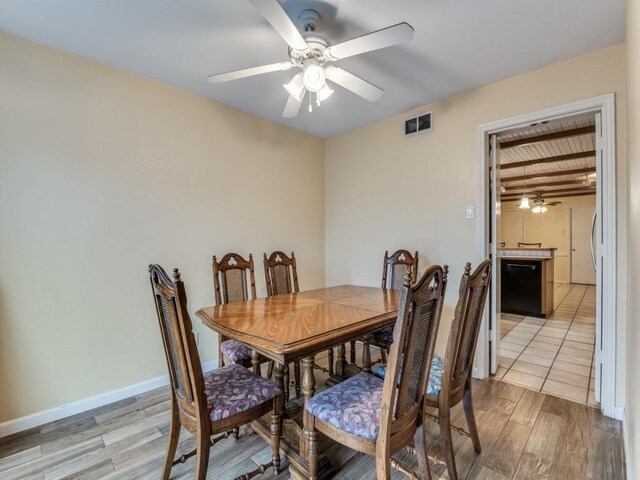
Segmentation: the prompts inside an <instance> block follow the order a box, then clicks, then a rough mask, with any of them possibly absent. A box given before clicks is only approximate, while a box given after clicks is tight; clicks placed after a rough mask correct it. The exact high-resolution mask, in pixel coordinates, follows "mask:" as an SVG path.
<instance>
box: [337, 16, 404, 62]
mask: <svg viewBox="0 0 640 480" xmlns="http://www.w3.org/2000/svg"><path fill="white" fill-rule="evenodd" d="M414 32H415V30H414V29H413V27H412V26H411V25H409V24H408V23H406V22H402V23H398V24H397V25H393V26H391V27H387V28H383V29H382V30H378V31H376V32H371V33H368V34H366V35H362V36H361V37H358V38H354V39H353V40H347V41H346V42H342V43H339V44H337V45H333V46H332V47H329V48H327V49H326V50H325V51H324V55H325V57H327V59H328V60H340V59H341V58H347V57H353V56H354V55H360V54H361V53H365V52H370V51H372V50H379V49H381V48H386V47H390V46H392V45H397V44H399V43H404V42H408V41H409V40H411V39H412V38H413V33H414Z"/></svg>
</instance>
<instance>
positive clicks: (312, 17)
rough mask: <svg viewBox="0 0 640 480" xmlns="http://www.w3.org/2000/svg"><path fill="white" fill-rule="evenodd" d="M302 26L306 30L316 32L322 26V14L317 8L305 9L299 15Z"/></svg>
mask: <svg viewBox="0 0 640 480" xmlns="http://www.w3.org/2000/svg"><path fill="white" fill-rule="evenodd" d="M298 22H299V25H300V28H301V29H302V30H303V31H304V32H315V31H317V30H318V29H319V28H320V14H319V13H318V12H316V11H315V10H311V9H308V10H303V11H302V12H300V15H298Z"/></svg>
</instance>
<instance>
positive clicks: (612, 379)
mask: <svg viewBox="0 0 640 480" xmlns="http://www.w3.org/2000/svg"><path fill="white" fill-rule="evenodd" d="M591 112H593V113H595V112H600V113H601V115H602V138H603V152H602V172H598V174H599V176H600V177H601V178H600V181H601V185H602V189H601V194H602V195H601V200H602V205H603V207H602V208H603V212H602V213H603V215H602V217H601V219H602V220H601V228H602V245H601V246H600V247H601V248H600V251H599V252H598V257H599V258H598V260H599V263H600V264H601V265H603V268H602V269H600V275H601V278H600V279H599V280H600V285H601V288H602V302H600V305H598V308H600V309H601V318H602V333H601V336H600V338H601V345H600V346H598V345H596V348H598V347H600V349H601V351H602V354H601V355H600V359H601V362H602V364H601V370H600V378H601V383H602V398H601V402H600V404H601V408H602V412H603V413H604V414H605V415H607V416H609V417H613V416H614V413H615V385H616V334H617V318H616V269H617V263H616V262H617V257H616V244H617V235H616V126H615V95H614V94H613V93H609V94H606V95H601V96H598V97H593V98H587V99H585V100H580V101H577V102H573V103H568V104H565V105H559V106H556V107H551V108H546V109H544V110H539V111H537V112H533V113H527V114H524V115H518V116H515V117H511V118H506V119H503V120H498V121H495V122H491V123H485V124H483V125H480V126H478V129H477V132H478V135H477V156H478V175H479V185H480V188H479V191H478V259H479V260H481V259H485V258H488V257H489V253H490V249H489V215H490V209H489V207H490V203H489V202H490V199H489V163H490V161H491V158H490V157H489V155H488V148H487V145H488V142H489V136H490V135H491V134H493V133H498V132H501V131H504V130H509V129H512V128H517V127H525V126H528V125H530V124H531V123H536V122H541V121H544V120H549V119H551V118H553V119H556V118H562V117H567V116H573V115H577V114H581V113H591ZM494 262H495V259H494ZM494 268H495V265H494ZM490 335H491V332H490V321H489V315H488V306H487V308H486V309H485V316H484V320H483V325H482V328H481V329H480V335H479V338H478V347H477V355H476V360H475V367H474V369H473V374H474V376H475V377H477V378H486V377H487V376H488V375H489V355H490V352H489V338H491V337H490Z"/></svg>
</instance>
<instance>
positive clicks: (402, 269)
mask: <svg viewBox="0 0 640 480" xmlns="http://www.w3.org/2000/svg"><path fill="white" fill-rule="evenodd" d="M444 268H447V266H446V265H445V266H444ZM407 272H409V273H410V274H411V276H412V278H416V275H417V272H418V252H417V251H416V253H415V254H413V255H411V253H410V252H409V251H408V250H403V249H401V250H396V251H395V252H393V254H392V255H391V256H389V252H388V251H385V252H384V261H383V263H382V288H384V289H385V290H399V289H400V288H401V287H402V281H403V278H404V276H405V275H406V274H407ZM392 341H393V330H392V329H391V328H385V329H382V330H378V331H377V332H374V333H373V335H370V336H368V337H365V338H364V339H363V342H362V343H363V346H362V349H363V364H365V363H367V364H369V363H371V361H370V359H371V352H370V345H373V346H375V347H378V349H379V350H380V361H381V362H382V363H387V352H388V351H389V348H390V347H391V342H392ZM354 348H355V342H351V351H353V350H354ZM366 355H368V357H367V359H368V360H367V361H366V362H365V359H364V356H366ZM352 357H353V354H352ZM375 363H378V362H375Z"/></svg>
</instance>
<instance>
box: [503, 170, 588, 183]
mask: <svg viewBox="0 0 640 480" xmlns="http://www.w3.org/2000/svg"><path fill="white" fill-rule="evenodd" d="M595 171H596V167H589V168H576V169H573V170H558V171H557V172H544V173H531V174H529V175H519V176H517V177H506V178H505V177H503V178H501V179H500V180H501V181H502V183H505V182H522V181H524V180H530V179H532V178H547V177H562V176H564V175H585V174H587V173H594V172H595Z"/></svg>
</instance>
